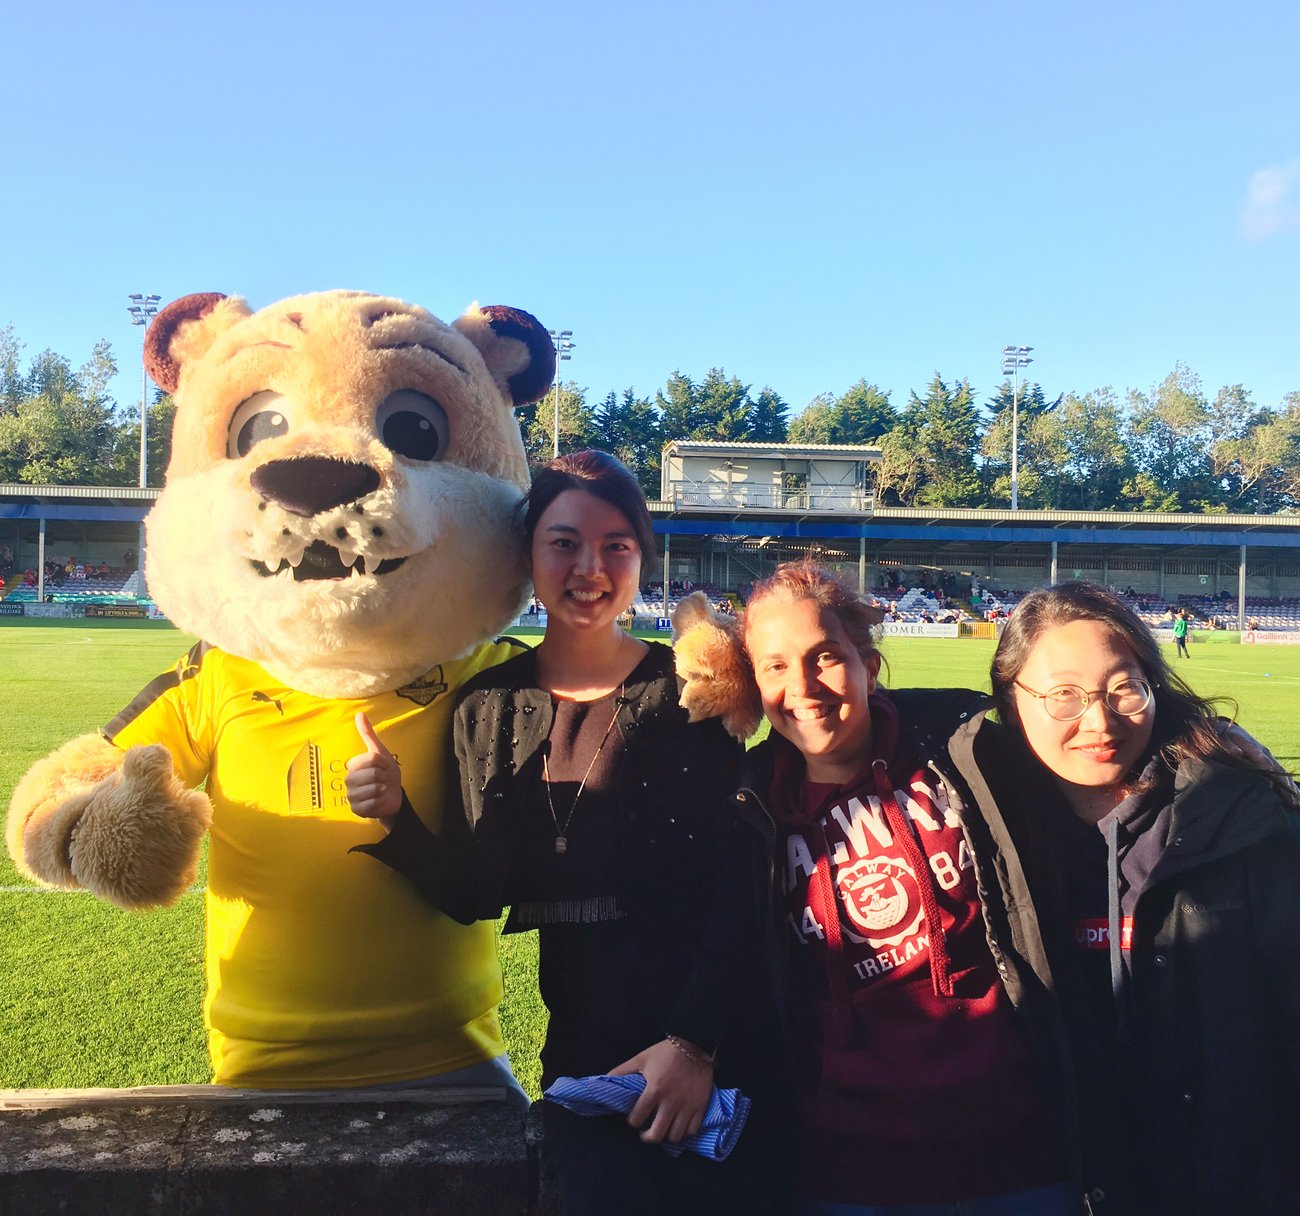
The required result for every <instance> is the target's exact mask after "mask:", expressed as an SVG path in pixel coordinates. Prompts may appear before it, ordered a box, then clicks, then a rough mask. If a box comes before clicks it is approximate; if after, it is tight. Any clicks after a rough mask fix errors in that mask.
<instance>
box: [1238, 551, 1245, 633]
mask: <svg viewBox="0 0 1300 1216" xmlns="http://www.w3.org/2000/svg"><path fill="white" fill-rule="evenodd" d="M1237 628H1238V629H1239V630H1242V631H1244V630H1245V628H1246V546H1245V545H1242V546H1241V549H1240V552H1239V555H1238V558H1237Z"/></svg>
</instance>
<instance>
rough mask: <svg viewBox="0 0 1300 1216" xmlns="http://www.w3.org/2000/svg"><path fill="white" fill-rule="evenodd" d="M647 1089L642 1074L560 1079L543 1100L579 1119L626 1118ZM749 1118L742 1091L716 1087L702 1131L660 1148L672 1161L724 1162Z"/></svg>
mask: <svg viewBox="0 0 1300 1216" xmlns="http://www.w3.org/2000/svg"><path fill="white" fill-rule="evenodd" d="M644 1089H645V1077H643V1076H642V1075H641V1074H640V1073H639V1072H632V1073H628V1074H626V1075H625V1076H620V1077H557V1078H556V1079H555V1082H554V1083H553V1084H552V1085H551V1086H550V1088H549V1089H547V1091H546V1092H545V1093H544V1094H543V1095H542V1097H543V1098H545V1099H546V1100H547V1101H548V1102H554V1103H556V1104H557V1105H559V1106H563V1107H564V1108H565V1110H571V1111H572V1112H573V1113H574V1114H575V1115H614V1114H624V1115H625V1114H627V1113H628V1112H629V1111H630V1110H631V1109H632V1107H633V1106H635V1105H636V1100H637V1098H639V1097H640V1096H641V1093H642V1091H643V1090H644ZM748 1116H749V1099H748V1098H747V1097H745V1095H744V1094H742V1093H741V1092H740V1090H738V1089H719V1088H718V1087H717V1086H716V1085H715V1086H714V1087H713V1092H712V1093H711V1094H710V1095H709V1108H708V1110H706V1111H705V1112H704V1121H703V1123H701V1124H700V1130H699V1131H698V1132H696V1133H695V1135H693V1136H687V1137H686V1138H685V1139H684V1140H680V1141H677V1142H676V1143H669V1142H668V1141H667V1140H661V1141H660V1142H659V1147H660V1148H661V1149H663V1150H664V1152H666V1153H668V1154H669V1155H670V1156H672V1157H680V1156H681V1155H682V1153H684V1152H692V1153H699V1155H700V1156H701V1157H707V1158H708V1159H709V1160H710V1161H722V1160H724V1159H725V1158H726V1157H727V1156H728V1155H729V1154H730V1153H731V1150H732V1149H733V1148H735V1147H736V1141H737V1140H739V1139H740V1133H741V1132H742V1131H744V1129H745V1120H746V1118H748Z"/></svg>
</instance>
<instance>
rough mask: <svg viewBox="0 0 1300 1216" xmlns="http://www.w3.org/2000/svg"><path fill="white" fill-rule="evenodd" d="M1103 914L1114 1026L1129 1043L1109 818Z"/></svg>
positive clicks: (1115, 843)
mask: <svg viewBox="0 0 1300 1216" xmlns="http://www.w3.org/2000/svg"><path fill="white" fill-rule="evenodd" d="M1106 897H1107V898H1106V913H1107V931H1108V932H1109V934H1110V990H1111V995H1112V996H1113V997H1114V1000H1115V1024H1116V1026H1117V1028H1118V1031H1119V1038H1120V1042H1121V1043H1124V1042H1127V1041H1128V1035H1127V1027H1128V1016H1127V1009H1126V1005H1125V997H1124V989H1125V985H1126V980H1127V977H1126V976H1125V974H1124V940H1123V933H1124V922H1123V917H1122V915H1121V910H1120V894H1119V820H1118V819H1112V820H1111V821H1110V823H1109V824H1107V826H1106Z"/></svg>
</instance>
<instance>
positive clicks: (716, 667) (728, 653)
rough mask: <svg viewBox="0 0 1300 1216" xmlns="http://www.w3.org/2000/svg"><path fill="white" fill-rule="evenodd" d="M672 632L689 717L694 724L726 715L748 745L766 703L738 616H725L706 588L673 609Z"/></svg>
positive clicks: (731, 728)
mask: <svg viewBox="0 0 1300 1216" xmlns="http://www.w3.org/2000/svg"><path fill="white" fill-rule="evenodd" d="M673 634H674V637H675V640H674V642H673V657H674V660H675V662H676V667H677V677H678V679H679V680H681V682H682V690H681V703H682V708H684V709H685V710H686V713H687V716H688V717H689V718H690V720H691V721H692V722H699V721H702V720H703V719H705V718H721V719H722V724H723V726H725V727H726V728H727V730H728V732H730V733H731V734H732V735H734V736H735V737H736V738H737V739H739V740H740V741H741V742H742V743H743V742H744V741H745V740H746V739H748V738H749V737H750V735H752V734H753V733H754V732H755V731H756V730H757V729H758V725H759V723H760V722H761V721H762V719H763V703H762V701H761V700H760V699H759V695H758V685H757V684H756V683H755V681H754V673H753V669H752V668H751V667H750V665H749V659H748V658H747V657H746V655H745V647H744V645H743V643H742V641H741V637H740V625H739V623H738V622H737V621H736V618H735V617H732V616H727V617H724V616H720V615H719V614H718V613H716V612H714V610H713V609H712V608H711V607H710V606H709V601H708V597H707V596H706V595H705V594H704V592H703V591H693V592H692V593H691V594H690V595H688V596H687V597H686V598H685V599H683V600H681V601H680V602H679V603H678V605H677V607H676V608H674V609H673Z"/></svg>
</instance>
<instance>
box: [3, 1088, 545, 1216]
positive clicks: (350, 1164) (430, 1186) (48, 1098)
mask: <svg viewBox="0 0 1300 1216" xmlns="http://www.w3.org/2000/svg"><path fill="white" fill-rule="evenodd" d="M535 1153H536V1149H535V1146H533V1148H532V1153H531V1157H532V1159H530V1146H529V1145H528V1144H527V1143H526V1141H525V1117H524V1116H523V1115H522V1114H521V1113H520V1112H519V1110H518V1109H517V1108H515V1107H513V1106H511V1105H509V1104H508V1103H507V1102H506V1101H505V1097H504V1091H503V1090H490V1089H489V1090H483V1089H456V1090H355V1091H337V1090H332V1091H322V1092H301V1091H295V1092H292V1093H279V1092H266V1091H250V1090H232V1089H224V1088H221V1087H219V1086H178V1087H170V1086H168V1087H147V1088H140V1089H115V1090H112V1089H110V1090H102V1089H101V1090H0V1216H9V1214H10V1213H13V1216H20V1214H21V1216H38V1214H40V1213H46V1212H51V1213H53V1212H65V1213H70V1214H80V1213H91V1212H93V1213H95V1214H96V1216H119V1214H120V1216H171V1214H173V1213H184V1214H185V1216H217V1214H218V1213H219V1214H221V1216H227V1214H229V1213H236V1212H237V1213H239V1216H261V1214H263V1213H265V1214H266V1216H294V1214H295V1213H298V1212H303V1213H311V1214H312V1216H335V1214H339V1216H342V1214H344V1213H347V1214H349V1216H350V1214H353V1213H362V1212H366V1213H368V1212H371V1211H375V1212H381V1213H383V1216H407V1214H408V1213H410V1214H412V1216H414V1214H416V1213H419V1214H420V1216H444V1214H445V1216H480V1214H482V1216H487V1214H489V1213H490V1214H492V1216H496V1214H498V1213H510V1214H511V1216H521V1214H524V1213H528V1212H530V1211H533V1210H534V1202H535V1198H536V1195H535V1190H536V1173H537V1171H536V1164H535Z"/></svg>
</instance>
